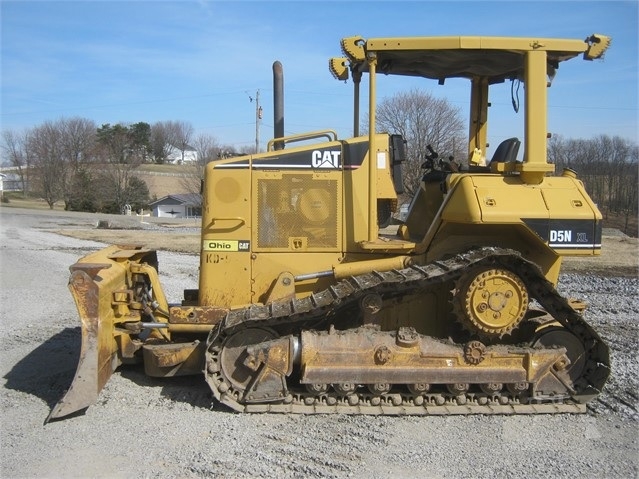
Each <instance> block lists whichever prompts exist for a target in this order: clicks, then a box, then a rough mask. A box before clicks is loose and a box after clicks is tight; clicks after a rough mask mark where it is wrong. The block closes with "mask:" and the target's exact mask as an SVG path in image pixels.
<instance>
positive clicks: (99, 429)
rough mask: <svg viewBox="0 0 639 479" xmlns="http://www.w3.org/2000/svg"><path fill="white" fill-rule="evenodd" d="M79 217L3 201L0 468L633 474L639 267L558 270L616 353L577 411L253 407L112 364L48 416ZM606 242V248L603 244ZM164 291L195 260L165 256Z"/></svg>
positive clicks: (58, 371) (191, 278)
mask: <svg viewBox="0 0 639 479" xmlns="http://www.w3.org/2000/svg"><path fill="white" fill-rule="evenodd" d="M75 218H76V217H75V216H73V215H70V214H63V213H58V214H53V215H51V214H48V212H31V213H24V212H22V211H18V210H12V209H8V208H0V221H1V223H0V224H1V227H0V271H1V288H0V308H1V309H0V311H1V320H0V337H1V338H2V347H1V348H0V370H1V371H0V372H1V374H0V376H2V389H0V407H1V408H2V418H1V421H2V424H1V426H2V428H1V430H2V436H1V447H2V463H1V469H0V476H1V477H3V478H4V477H9V478H10V477H186V478H189V477H207V476H215V477H336V478H341V477H370V478H386V477H442V478H443V477H477V478H483V477H486V478H488V477H513V478H515V477H540V478H542V477H543V478H546V477H566V478H568V477H570V478H573V477H593V478H594V477H597V478H599V477H623V478H626V477H627V478H634V477H637V475H638V472H639V468H638V467H639V454H638V452H639V451H638V449H639V448H638V443H637V442H638V439H639V436H638V431H639V430H638V427H637V426H638V421H639V413H638V409H639V400H638V377H639V365H638V362H637V353H636V350H637V349H636V348H637V343H638V341H637V317H638V313H639V299H638V294H637V293H638V288H639V285H638V280H637V278H636V277H614V276H612V277H602V276H594V275H589V274H587V272H586V273H584V274H572V273H571V274H564V275H562V277H561V281H560V285H559V288H560V290H561V292H562V293H563V294H565V295H566V296H571V297H580V298H583V299H585V300H587V301H588V302H589V304H590V308H589V309H588V311H587V313H586V317H587V319H588V321H589V322H591V324H593V325H594V327H595V329H597V331H599V333H600V334H601V335H602V336H603V337H604V338H605V340H606V341H607V342H608V344H609V345H610V346H611V349H612V360H613V370H612V377H611V379H610V380H609V382H608V385H607V387H606V390H605V392H604V393H603V394H602V395H601V396H600V399H598V400H597V401H595V402H593V403H592V404H591V405H590V406H589V411H588V413H587V414H582V415H559V416H550V415H541V416H515V417H508V416H466V417H459V416H451V417H372V416H322V415H319V416H284V415H268V414H264V415H243V414H236V413H232V412H229V410H228V409H226V408H225V407H223V406H220V405H219V404H212V399H211V395H210V394H209V392H208V389H207V386H206V385H205V383H204V380H203V379H202V378H200V377H190V378H174V379H169V380H166V379H165V380H159V379H151V378H147V377H145V376H144V374H143V372H142V371H141V370H139V369H123V370H119V371H118V372H116V373H115V374H114V375H113V377H112V378H111V380H110V381H109V383H108V384H107V386H106V387H105V389H104V390H103V391H102V393H101V394H100V398H99V402H98V404H96V405H94V406H92V407H90V408H89V409H88V410H87V412H86V414H84V415H81V416H77V417H73V418H70V419H67V420H63V421H56V422H52V423H49V424H47V425H43V421H44V419H45V418H46V416H47V414H48V413H49V410H50V408H51V406H52V405H53V404H54V403H55V402H56V401H57V400H58V399H59V397H60V396H61V394H62V393H63V391H64V390H65V389H66V388H67V387H68V385H69V383H70V381H71V379H72V377H73V373H74V370H75V364H76V361H77V356H78V354H79V351H78V348H79V342H80V330H79V327H78V323H77V313H76V310H75V306H74V304H73V301H72V299H71V295H70V293H69V292H68V290H67V288H66V282H67V278H68V266H69V265H71V264H72V263H74V262H75V260H76V259H77V258H78V257H79V256H82V255H84V254H86V253H87V252H88V251H91V250H95V249H98V248H100V247H102V246H103V245H102V244H100V243H95V242H90V241H81V240H75V239H73V238H68V237H63V236H59V235H56V234H53V233H51V232H49V231H47V230H50V229H56V228H59V227H60V226H61V225H62V226H63V227H70V226H72V225H73V223H74V221H76V219H75ZM604 246H605V244H604ZM159 260H160V268H161V279H162V283H163V285H164V287H165V289H166V293H167V296H168V297H169V299H170V301H176V302H177V301H179V299H180V297H181V294H182V289H184V288H193V287H196V285H197V266H198V258H197V256H193V255H184V254H175V253H165V252H160V253H159Z"/></svg>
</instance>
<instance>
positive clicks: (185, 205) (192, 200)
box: [149, 193, 202, 218]
mask: <svg viewBox="0 0 639 479" xmlns="http://www.w3.org/2000/svg"><path fill="white" fill-rule="evenodd" d="M149 206H150V207H151V211H152V213H151V215H152V216H155V217H157V218H199V217H201V216H202V197H201V196H200V195H197V194H192V193H184V194H173V195H167V196H165V197H163V198H160V199H159V200H156V201H154V202H152V203H150V204H149Z"/></svg>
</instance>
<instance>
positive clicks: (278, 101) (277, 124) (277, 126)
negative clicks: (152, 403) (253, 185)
mask: <svg viewBox="0 0 639 479" xmlns="http://www.w3.org/2000/svg"><path fill="white" fill-rule="evenodd" d="M273 112H274V113H273V125H274V130H275V131H274V134H273V138H283V137H284V70H283V68H282V64H281V63H280V62H279V61H275V62H273ZM274 148H275V149H276V150H283V149H284V142H281V141H276V142H275V145H274Z"/></svg>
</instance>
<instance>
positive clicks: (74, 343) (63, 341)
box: [4, 327, 81, 408]
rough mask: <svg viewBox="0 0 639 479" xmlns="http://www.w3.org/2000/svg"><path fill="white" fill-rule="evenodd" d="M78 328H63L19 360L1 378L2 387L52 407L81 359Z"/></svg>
mask: <svg viewBox="0 0 639 479" xmlns="http://www.w3.org/2000/svg"><path fill="white" fill-rule="evenodd" d="M80 342H81V331H80V328H79V327H77V328H65V329H63V330H62V331H60V332H59V333H57V334H56V335H54V336H52V337H50V338H49V339H47V340H46V341H45V342H44V343H42V344H40V346H38V347H37V348H35V349H34V350H33V351H31V352H30V353H29V354H27V355H26V356H25V357H24V358H23V359H21V360H20V361H19V362H18V363H17V364H16V365H15V366H14V367H13V368H12V369H11V371H9V372H8V373H7V374H6V375H5V376H4V378H5V379H6V380H7V382H6V385H5V387H6V388H7V389H14V390H16V391H21V392H24V393H27V394H31V395H33V396H36V397H39V398H40V399H42V400H43V401H45V402H46V403H47V404H48V405H49V407H50V408H51V407H53V405H55V403H56V402H58V400H59V399H60V398H61V397H62V395H63V394H64V392H65V391H66V390H67V389H68V388H69V386H70V385H71V381H73V376H74V374H75V369H76V366H77V364H78V359H79V358H80Z"/></svg>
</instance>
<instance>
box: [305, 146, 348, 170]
mask: <svg viewBox="0 0 639 479" xmlns="http://www.w3.org/2000/svg"><path fill="white" fill-rule="evenodd" d="M341 154H342V152H341V151H340V150H333V151H331V150H325V151H321V150H313V154H312V157H311V165H312V166H313V168H339V167H340V162H339V159H340V155H341Z"/></svg>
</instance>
